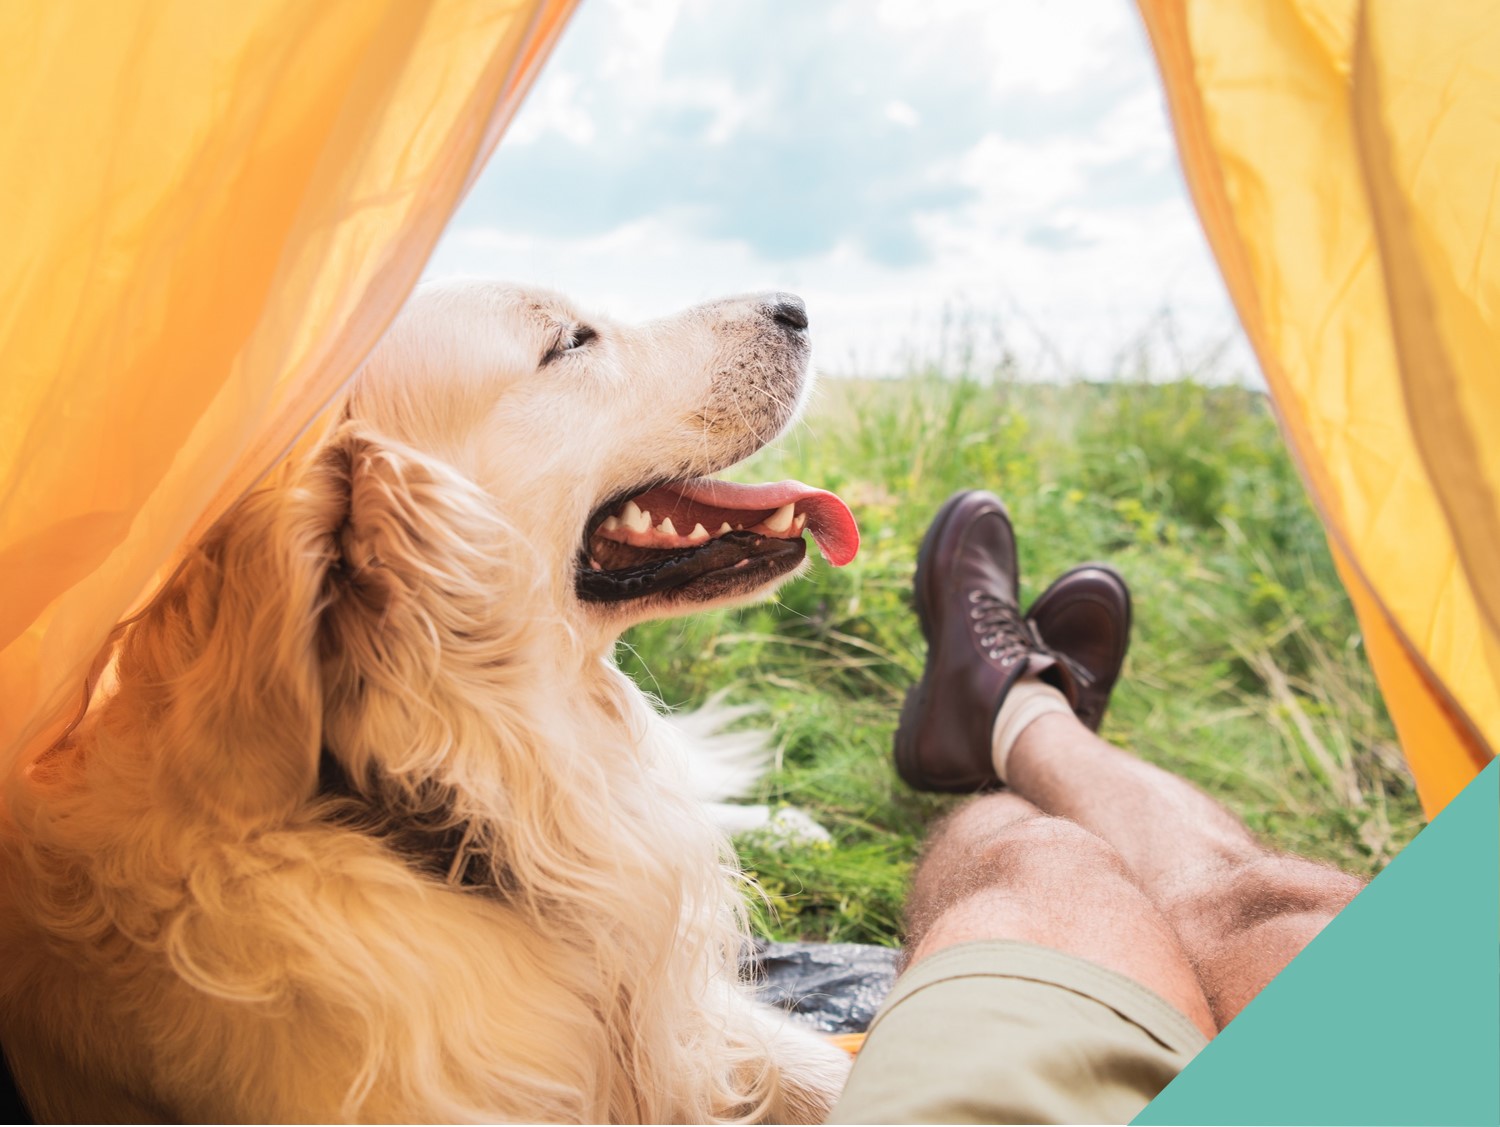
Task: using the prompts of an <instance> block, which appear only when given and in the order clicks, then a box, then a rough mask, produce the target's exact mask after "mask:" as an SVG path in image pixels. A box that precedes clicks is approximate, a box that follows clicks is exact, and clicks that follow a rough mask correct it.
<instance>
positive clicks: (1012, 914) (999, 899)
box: [907, 794, 1217, 1036]
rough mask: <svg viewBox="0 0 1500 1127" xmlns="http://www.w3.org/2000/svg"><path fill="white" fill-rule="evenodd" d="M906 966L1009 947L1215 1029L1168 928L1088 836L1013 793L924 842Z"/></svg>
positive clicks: (986, 802) (974, 804)
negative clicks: (1074, 963) (1082, 966)
mask: <svg viewBox="0 0 1500 1127" xmlns="http://www.w3.org/2000/svg"><path fill="white" fill-rule="evenodd" d="M907 913H908V918H909V922H910V934H909V936H908V940H907V951H908V952H909V959H910V961H911V962H919V961H921V960H922V959H924V958H926V957H927V956H929V955H931V954H933V953H935V952H937V951H939V950H942V949H943V948H945V947H949V946H952V945H954V944H957V943H964V942H969V941H973V940H981V939H1012V940H1019V941H1022V942H1027V943H1036V944H1039V945H1041V946H1044V947H1050V948H1052V949H1054V950H1057V951H1062V952H1064V953H1066V954H1070V955H1075V956H1077V957H1079V958H1083V959H1087V960H1089V961H1090V962H1093V963H1096V964H1098V965H1099V966H1103V967H1106V968H1108V969H1110V970H1113V971H1116V972H1117V973H1119V974H1122V975H1124V976H1125V977H1127V978H1130V979H1132V980H1134V981H1136V982H1138V983H1140V984H1141V985H1143V986H1145V987H1147V988H1148V989H1150V990H1153V991H1155V992H1156V993H1157V994H1159V995H1160V996H1161V997H1163V998H1165V999H1166V1000H1167V1001H1169V1002H1171V1003H1172V1004H1173V1005H1174V1006H1176V1007H1177V1008H1178V1009H1179V1010H1180V1011H1182V1012H1183V1013H1184V1014H1186V1015H1187V1016H1188V1017H1189V1019H1191V1020H1192V1021H1193V1023H1194V1024H1195V1025H1197V1026H1198V1027H1199V1028H1200V1029H1202V1030H1203V1031H1204V1032H1205V1033H1206V1034H1207V1035H1208V1036H1212V1035H1213V1033H1214V1032H1215V1030H1216V1029H1217V1026H1216V1025H1215V1023H1214V1020H1213V1017H1212V1015H1211V1013H1210V1010H1209V1006H1208V1002H1207V1000H1206V999H1205V998H1204V996H1203V991H1202V989H1201V987H1200V986H1199V983H1198V979H1197V976H1196V974H1195V973H1194V971H1193V967H1192V965H1191V963H1190V962H1189V960H1188V958H1187V956H1186V954H1185V953H1184V951H1183V948H1182V945H1181V943H1180V942H1179V940H1178V938H1177V935H1176V934H1175V933H1174V931H1173V929H1172V927H1171V926H1170V925H1169V924H1168V923H1167V921H1166V920H1165V919H1164V918H1163V917H1162V915H1161V913H1160V912H1159V911H1158V910H1157V909H1156V908H1155V907H1154V906H1153V905H1152V903H1151V901H1150V900H1149V899H1148V898H1147V897H1146V896H1145V895H1144V894H1143V893H1142V891H1141V890H1140V888H1138V887H1137V886H1136V884H1135V883H1134V882H1133V881H1132V880H1131V878H1130V876H1129V874H1128V872H1127V871H1126V867H1125V865H1124V863H1123V862H1122V861H1121V859H1120V857H1119V855H1118V854H1116V853H1115V852H1114V851H1113V850H1112V849H1110V847H1109V846H1108V845H1107V844H1105V843H1104V842H1103V841H1102V840H1100V839H1099V838H1098V837H1096V836H1095V835H1093V834H1091V833H1089V832H1087V831H1086V830H1084V829H1082V828H1080V827H1079V826H1077V825H1074V824H1072V823H1071V822H1067V821H1064V820H1062V819H1060V818H1049V817H1045V816H1044V815H1042V813H1041V812H1040V811H1039V810H1037V808H1036V807H1035V806H1033V805H1031V804H1030V803H1028V802H1026V801H1024V800H1022V799H1020V798H1018V797H1016V796H1015V795H1013V794H995V795H986V796H984V797H981V798H977V799H974V800H972V801H970V802H968V803H966V804H965V805H964V806H962V807H960V808H959V809H958V810H957V811H956V812H955V813H954V814H953V815H952V816H950V817H949V818H948V819H947V820H946V821H944V822H943V823H941V824H940V825H939V826H938V827H937V828H936V829H935V830H934V831H933V833H932V835H931V836H930V837H929V838H928V844H927V847H926V851H925V853H924V855H923V858H922V861H921V863H920V865H918V867H917V872H916V875H915V877H914V879H913V885H912V892H911V896H910V898H909V900H908V902H907Z"/></svg>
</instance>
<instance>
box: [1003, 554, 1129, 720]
mask: <svg viewBox="0 0 1500 1127" xmlns="http://www.w3.org/2000/svg"><path fill="white" fill-rule="evenodd" d="M1026 618H1027V621H1029V622H1030V623H1031V624H1032V625H1033V626H1035V627H1036V632H1037V633H1038V634H1039V635H1040V636H1041V640H1042V641H1043V642H1044V643H1045V644H1046V645H1047V647H1048V648H1049V649H1050V650H1051V651H1052V652H1053V653H1055V654H1057V655H1058V656H1059V657H1062V658H1063V659H1064V661H1065V663H1067V664H1068V665H1069V666H1070V672H1072V673H1073V674H1074V680H1075V681H1076V682H1077V697H1076V699H1075V700H1074V701H1073V711H1074V712H1075V713H1076V714H1077V716H1078V719H1079V720H1081V721H1083V723H1084V724H1086V725H1087V726H1088V727H1089V729H1090V730H1091V731H1095V732H1097V731H1098V730H1099V723H1100V721H1102V720H1103V719H1104V710H1105V709H1106V708H1107V707H1108V706H1109V694H1110V693H1111V692H1112V691H1113V690H1114V687H1115V682H1116V681H1118V680H1119V679H1120V667H1121V666H1122V665H1124V664H1125V651H1126V650H1127V649H1129V648H1130V588H1129V587H1127V586H1126V585H1125V578H1124V576H1122V575H1121V574H1120V573H1119V572H1118V571H1116V570H1115V569H1114V568H1112V567H1110V566H1109V565H1108V564H1102V563H1088V564H1080V565H1079V566H1078V567H1075V568H1072V569H1070V570H1069V571H1066V572H1064V573H1063V574H1062V575H1061V576H1059V577H1058V578H1057V579H1055V580H1054V581H1053V583H1052V586H1050V587H1048V588H1047V589H1046V590H1045V591H1043V592H1042V593H1041V595H1040V596H1038V598H1037V600H1036V602H1034V603H1032V604H1031V609H1030V610H1028V611H1027V612H1026Z"/></svg>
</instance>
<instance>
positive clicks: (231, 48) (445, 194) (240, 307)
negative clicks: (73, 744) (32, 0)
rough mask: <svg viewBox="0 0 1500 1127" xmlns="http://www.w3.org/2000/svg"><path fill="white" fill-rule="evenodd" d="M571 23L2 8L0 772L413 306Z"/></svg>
mask: <svg viewBox="0 0 1500 1127" xmlns="http://www.w3.org/2000/svg"><path fill="white" fill-rule="evenodd" d="M572 6H573V5H572V0H508V2H507V0H500V2H496V3H488V4H475V3H471V2H463V0H357V2H355V0H342V2H332V3H319V4H294V3H287V2H286V0H243V2H241V3H236V4H233V5H229V6H225V5H203V4H200V3H196V2H195V0H119V2H116V3H111V4H107V5H86V6H79V5H48V4H30V5H10V6H8V7H6V8H4V9H0V44H4V47H3V48H0V50H3V51H4V52H5V61H4V65H3V66H0V99H3V101H4V103H5V104H6V105H7V106H10V107H12V109H13V110H15V111H17V112H12V113H9V114H7V115H5V117H4V118H3V119H0V166H4V167H7V168H12V169H15V168H24V169H25V170H26V174H25V175H24V176H10V177H6V178H5V181H4V185H3V187H0V212H3V214H4V215H5V216H6V218H7V221H8V222H7V228H8V230H9V232H10V238H9V239H8V240H7V242H6V244H5V245H4V246H3V247H0V355H3V356H4V357H5V365H6V370H5V378H4V380H3V382H0V482H3V483H4V486H3V491H0V590H3V591H4V592H5V597H4V599H3V600H0V700H4V702H5V706H4V710H3V712H0V755H3V756H4V757H5V760H6V762H10V761H11V760H12V759H13V757H14V756H15V755H16V754H17V753H18V752H19V750H20V749H21V747H22V746H23V745H24V744H25V743H26V742H27V741H28V739H30V740H32V741H33V742H40V741H41V740H43V739H45V738H46V736H47V734H48V733H50V732H55V731H56V730H57V728H58V725H59V721H60V720H61V719H65V717H66V714H67V712H68V711H70V710H71V708H72V707H73V705H74V704H75V702H76V700H77V698H78V694H79V692H80V690H81V687H82V684H83V678H84V674H85V672H86V670H87V669H88V666H89V664H90V662H91V661H92V660H93V658H94V655H95V654H96V653H97V652H98V650H99V647H100V645H101V643H102V642H103V641H104V639H105V638H106V636H107V635H108V633H109V631H110V629H111V627H112V625H113V624H114V623H115V622H116V621H117V620H119V619H120V618H121V617H122V616H123V615H125V614H126V613H127V612H128V610H129V609H130V607H131V605H132V604H133V603H135V602H137V601H138V600H139V599H140V598H141V596H142V592H143V591H147V592H149V590H150V588H151V583H152V579H153V576H154V575H156V574H157V573H158V571H159V569H161V568H162V567H163V565H164V564H169V562H170V559H171V557H172V555H173V553H174V551H176V550H177V548H178V545H179V544H181V543H183V542H184V541H191V540H192V539H193V538H194V537H195V536H196V535H197V534H198V533H200V532H201V531H202V530H203V529H205V528H206V527H207V525H208V524H209V523H211V522H212V521H213V520H214V519H215V518H216V517H217V516H218V514H219V513H221V512H222V511H223V510H224V508H225V507H226V506H227V505H228V504H230V503H232V501H233V500H234V499H235V498H236V497H238V496H240V495H241V494H242V493H243V492H244V491H245V490H246V489H247V488H248V487H249V486H250V485H251V484H252V483H253V482H254V481H255V480H256V479H257V478H258V477H260V476H261V475H262V474H263V473H264V472H265V471H266V470H267V469H268V468H269V467H270V465H272V464H273V463H274V462H275V460H276V459H277V458H278V457H280V456H281V455H282V454H283V453H284V452H285V451H286V450H287V448H288V447H289V445H290V444H291V443H292V442H293V440H294V439H295V438H296V436H297V435H298V433H299V432H300V431H301V430H302V429H303V428H304V427H306V426H307V425H308V423H309V421H310V420H312V419H313V418H314V416H315V415H316V414H317V413H318V411H319V410H320V409H321V408H322V406H323V404H325V403H326V402H327V401H328V399H329V398H330V397H331V396H332V394H333V393H334V392H335V391H336V390H337V389H338V388H339V387H340V385H342V384H343V382H344V381H345V380H346V379H347V378H348V376H349V375H350V374H351V373H352V372H353V371H354V369H355V367H356V366H357V365H358V364H359V362H360V360H361V359H362V358H363V357H364V355H365V353H366V352H367V351H368V350H369V348H370V347H371V346H372V345H373V344H374V342H375V341H376V339H377V338H378V337H379V335H380V333H381V332H382V331H383V330H384V328H385V326H386V324H387V323H388V322H389V320H390V318H391V317H392V316H393V315H394V314H395V311H396V310H397V309H398V308H399V307H400V305H401V303H402V301H403V300H404V299H405V297H406V295H407V293H408V292H409V291H410V289H411V287H412V286H413V285H414V284H415V282H416V280H417V278H418V276H419V274H420V272H421V269H422V267H423V265H424V263H425V262H426V260H427V256H428V254H429V252H430V251H431V248H432V246H433V244H434V243H435V242H436V240H437V238H438V236H439V235H440V233H441V232H442V229H443V226H444V224H445V223H446V222H447V219H448V217H449V215H450V214H451V213H452V211H453V209H454V207H455V206H456V204H457V202H458V200H459V198H460V195H461V193H462V192H463V190H464V189H465V188H466V187H467V185H468V184H469V182H470V181H471V179H472V177H473V176H474V175H475V174H476V173H477V171H478V169H479V168H480V167H481V165H482V164H483V162H484V160H485V158H486V157H487V155H488V153H489V151H490V149H491V147H492V146H493V145H494V143H495V142H496V140H497V139H498V137H499V135H500V132H501V131H502V130H503V128H504V126H505V124H506V123H507V122H508V121H509V119H510V116H511V114H512V113H513V112H514V110H515V107H516V106H517V104H518V103H519V101H520V99H521V97H522V95H523V94H524V92H525V89H526V86H527V84H528V82H529V81H530V79H531V77H532V76H533V75H534V74H535V72H536V69H537V67H538V65H539V63H540V61H541V59H542V58H543V57H545V55H546V52H547V50H548V49H549V48H550V46H551V44H552V42H553V40H554V39H555V37H556V35H557V32H558V31H559V29H560V28H561V26H562V25H563V23H564V22H565V21H566V19H567V16H568V14H569V13H570V11H571V9H572Z"/></svg>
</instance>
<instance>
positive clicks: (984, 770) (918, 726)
mask: <svg viewBox="0 0 1500 1127" xmlns="http://www.w3.org/2000/svg"><path fill="white" fill-rule="evenodd" d="M1018 572H1019V568H1018V566H1017V563H1016V539H1015V534H1014V532H1013V531H1012V530H1011V525H1010V515H1009V514H1008V513H1007V512H1006V511H1005V505H1004V504H1002V503H1001V501H1000V498H998V497H996V496H995V495H994V494H993V493H986V492H984V491H982V490H969V491H965V492H962V493H955V494H954V495H953V496H952V497H950V498H948V500H947V501H946V502H945V503H944V505H943V507H942V508H941V509H939V510H938V514H937V516H936V517H935V518H934V519H933V522H932V526H931V527H930V528H928V530H927V535H926V536H925V537H924V538H923V540H922V548H921V550H920V551H919V552H918V554H917V575H916V582H915V585H914V586H915V602H916V609H917V621H918V622H919V623H920V624H921V626H922V633H923V635H924V636H925V637H926V638H927V665H926V668H925V669H924V670H923V671H922V679H921V680H920V681H918V682H917V684H916V685H915V686H914V687H913V688H912V690H911V691H910V692H909V693H907V695H906V704H905V706H904V707H903V708H902V710H901V723H900V726H899V727H898V728H897V729H896V748H895V751H896V769H897V771H898V772H899V773H900V775H901V777H902V779H904V780H905V781H906V783H907V785H908V786H910V787H912V788H913V789H916V790H933V791H952V792H960V793H962V792H971V791H976V790H979V789H980V788H982V787H985V786H993V785H995V784H996V783H998V782H999V780H998V779H997V778H996V777H995V768H994V765H993V764H992V762H991V760H990V744H991V734H992V732H993V729H994V727H995V716H996V714H997V713H998V712H999V711H1000V705H1001V704H1002V703H1004V701H1005V696H1006V694H1007V693H1008V692H1009V691H1010V687H1011V686H1012V685H1014V684H1015V683H1016V681H1017V680H1018V679H1019V678H1020V677H1021V676H1022V675H1023V674H1026V673H1031V674H1035V675H1037V676H1040V677H1041V678H1042V679H1043V680H1045V681H1048V682H1050V683H1051V684H1053V685H1056V686H1057V687H1058V688H1059V689H1061V690H1062V692H1063V695H1064V696H1066V697H1067V698H1068V701H1069V703H1070V704H1075V706H1076V702H1077V700H1078V686H1077V679H1076V677H1075V675H1074V671H1073V670H1072V669H1070V668H1069V667H1068V664H1067V663H1066V662H1064V661H1060V660H1059V659H1058V657H1057V655H1055V654H1054V653H1052V652H1051V651H1049V650H1048V649H1047V647H1046V646H1045V645H1044V644H1043V643H1042V642H1041V640H1040V637H1039V636H1038V634H1037V630H1036V628H1034V627H1033V626H1032V625H1031V624H1029V623H1028V622H1026V620H1025V619H1024V618H1022V616H1021V610H1020V607H1018V606H1017V605H1016V591H1017V578H1018ZM1054 605H1055V604H1054ZM1068 621H1071V617H1070V618H1069V619H1068Z"/></svg>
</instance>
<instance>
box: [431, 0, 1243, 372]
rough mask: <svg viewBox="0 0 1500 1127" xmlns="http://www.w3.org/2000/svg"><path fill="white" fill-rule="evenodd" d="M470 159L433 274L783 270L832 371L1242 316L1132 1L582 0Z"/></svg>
mask: <svg viewBox="0 0 1500 1127" xmlns="http://www.w3.org/2000/svg"><path fill="white" fill-rule="evenodd" d="M487 180H488V182H489V184H490V185H491V186H490V187H487V185H486V184H485V183H481V185H480V186H479V188H478V189H476V192H475V193H474V196H473V198H472V199H471V202H470V204H469V205H468V206H466V208H465V209H464V211H463V212H462V213H461V215H460V216H459V218H458V220H457V221H456V222H455V224H454V225H453V227H452V228H451V229H450V232H449V234H448V235H447V237H446V238H445V240H444V241H443V243H442V244H441V245H440V247H439V250H438V252H437V254H436V255H435V257H434V260H433V262H432V264H431V266H430V269H429V273H433V274H441V273H449V272H462V273H483V274H493V275H502V276H506V277H511V278H516V279H520V280H531V281H536V282H539V283H544V284H551V285H555V286H557V287H558V288H561V289H564V290H567V291H569V292H570V293H573V294H574V295H576V296H577V297H578V298H579V299H580V300H582V301H584V302H586V303H590V304H593V305H596V306H603V307H606V308H608V309H609V310H610V311H612V312H614V313H615V314H617V315H620V316H624V317H645V316H652V315H656V314H660V313H664V312H668V311H670V310H671V309H673V308H676V307H680V306H682V305H685V304H689V303H692V302H695V301H699V300H704V299H707V298H710V297H714V296H718V295H720V294H723V293H727V292H742V291H746V290H753V289H792V290H796V291H798V292H801V293H802V294H803V296H804V297H806V298H807V300H808V303H809V307H810V310H811V313H812V318H813V332H814V339H815V341H816V342H817V348H818V355H819V358H820V362H821V363H822V364H823V366H824V367H825V368H827V369H830V370H834V371H848V372H888V371H892V370H895V369H898V368H899V367H900V366H901V365H902V364H903V363H906V362H907V361H908V360H909V358H911V357H912V356H916V357H918V358H922V359H932V358H935V357H936V356H937V355H938V354H939V353H941V352H943V351H944V349H947V351H948V354H949V355H950V356H951V355H953V354H954V352H955V350H956V349H957V347H958V344H957V341H956V339H955V338H956V337H962V336H967V337H968V338H970V339H969V344H971V345H973V346H974V347H975V349H976V350H977V352H978V356H979V359H980V361H981V362H984V361H985V360H986V359H987V358H991V359H992V358H993V357H995V356H998V355H999V354H1000V353H1001V352H1002V351H1004V350H1007V349H1009V350H1011V351H1015V352H1019V353H1020V358H1021V359H1022V361H1023V363H1025V364H1026V365H1028V366H1029V367H1030V368H1031V369H1032V370H1034V371H1036V372H1037V373H1039V374H1043V375H1058V374H1065V373H1073V372H1077V371H1080V370H1081V371H1085V372H1089V373H1095V374H1098V373H1105V372H1107V371H1109V370H1110V368H1111V367H1112V366H1113V365H1115V364H1116V363H1117V358H1118V356H1119V354H1120V352H1121V350H1122V349H1123V348H1125V347H1126V346H1128V345H1130V344H1131V342H1132V341H1133V340H1135V339H1136V338H1138V337H1140V336H1141V334H1142V333H1143V332H1147V331H1148V330H1149V331H1152V332H1155V333H1156V334H1157V336H1158V337H1161V336H1163V334H1162V331H1161V329H1160V326H1159V322H1160V311H1161V310H1162V308H1163V307H1170V308H1171V309H1172V310H1173V312H1174V314H1175V316H1176V324H1175V326H1174V327H1173V331H1174V332H1175V334H1176V335H1177V337H1178V339H1180V340H1182V341H1185V342H1186V344H1185V346H1184V347H1185V348H1186V349H1187V350H1188V351H1190V352H1193V353H1198V352H1202V351H1204V350H1206V349H1207V348H1208V347H1209V346H1210V345H1211V344H1212V343H1214V342H1217V341H1220V340H1222V339H1224V338H1225V337H1226V336H1228V335H1230V334H1231V333H1232V332H1234V328H1233V318H1232V315H1231V312H1230V310H1229V307H1228V304H1227V302H1226V300H1225V298H1224V295H1223V290H1222V286H1221V284H1220V282H1219V280H1218V277H1217V273H1216V271H1215V270H1214V268H1213V265H1212V262H1211V259H1210V258H1209V256H1208V253H1207V251H1206V248H1205V246H1204V243H1203V239H1202V236H1201V234H1200V233H1199V230H1198V227H1197V224H1196V220H1195V218H1194V217H1193V214H1192V211H1191V208H1190V206H1189V204H1188V201H1187V199H1186V197H1185V193H1184V191H1183V188H1182V185H1181V183H1180V178H1179V177H1178V175H1177V173H1176V170H1175V154H1174V152H1173V148H1172V142H1171V137H1170V133H1169V130H1168V128H1167V123H1166V119H1165V114H1164V110H1163V105H1162V98H1161V93H1160V91H1159V89H1158V87H1157V83H1156V78H1155V71H1154V68H1153V66H1152V65H1151V62H1150V58H1149V53H1148V51H1147V48H1146V46H1145V40H1144V35H1143V33H1142V32H1141V30H1140V28H1139V26H1138V25H1137V23H1136V17H1135V14H1134V12H1133V10H1132V7H1131V5H1129V4H1128V3H1127V2H1126V0H1066V2H1063V0H1007V3H1005V4H995V3H993V2H991V0H928V2H927V3H924V4H920V5H919V4H912V3H910V2H909V0H905V2H896V0H889V2H887V0H882V2H881V3H878V4H875V5H870V4H868V3H866V2H865V0H844V2H842V3H837V4H831V5H826V6H809V5H805V4H798V3H795V2H789V3H784V4H782V5H781V6H780V7H775V6H773V5H772V4H771V3H770V0H712V3H709V2H708V0H684V2H679V0H645V2H642V3H627V2H626V0H603V2H599V0H596V2H594V3H590V4H587V5H583V6H581V8H580V10H579V12H578V14H577V15H576V16H575V17H574V26H573V27H571V28H570V29H569V31H568V32H567V34H566V37H565V39H564V41H563V43H562V45H561V48H560V49H559V51H558V53H557V55H556V57H555V58H554V59H553V60H552V62H551V63H549V65H548V69H547V70H545V71H544V72H543V74H542V76H541V78H540V79H539V81H538V83H537V87H536V90H535V91H534V93H533V95H532V98H531V99H530V101H529V102H528V103H527V105H526V106H525V107H524V108H523V110H522V112H521V114H520V115H519V117H518V119H517V121H516V123H515V126H514V128H513V131H512V133H511V135H510V136H509V137H508V138H507V139H506V141H505V142H504V144H503V145H502V148H501V151H500V153H499V155H498V156H497V158H496V160H495V161H494V163H493V165H492V167H491V170H490V173H489V174H488V176H487ZM1153 325H1156V326H1157V328H1156V329H1151V328H1150V327H1151V326H1153ZM1231 363H1232V364H1233V365H1234V366H1236V367H1238V368H1240V369H1242V370H1246V371H1248V370H1249V369H1250V364H1249V359H1248V352H1247V351H1246V350H1245V349H1244V347H1243V344H1242V343H1240V344H1237V345H1236V346H1235V351H1234V352H1233V353H1232V355H1231Z"/></svg>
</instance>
